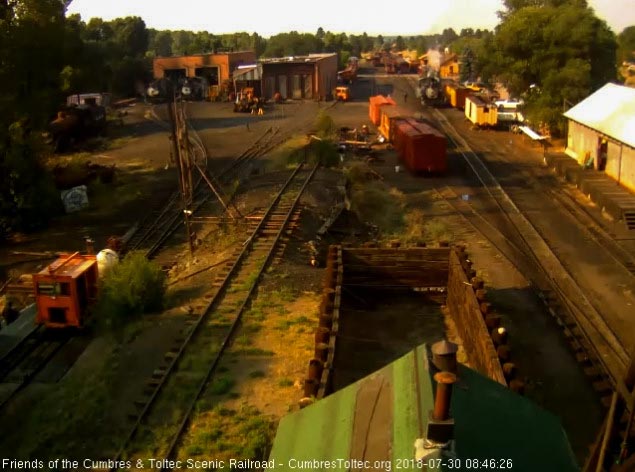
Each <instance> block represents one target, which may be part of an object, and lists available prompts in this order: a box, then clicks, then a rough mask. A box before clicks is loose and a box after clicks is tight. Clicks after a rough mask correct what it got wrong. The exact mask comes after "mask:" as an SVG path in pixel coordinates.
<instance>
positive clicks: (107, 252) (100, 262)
mask: <svg viewBox="0 0 635 472" xmlns="http://www.w3.org/2000/svg"><path fill="white" fill-rule="evenodd" d="M117 264H119V254H117V253H116V252H115V251H113V250H112V249H103V250H102V251H99V254H97V271H98V273H99V277H103V275H104V274H105V273H106V272H108V270H109V269H110V268H111V267H114V266H116V265H117Z"/></svg>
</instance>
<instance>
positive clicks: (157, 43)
mask: <svg viewBox="0 0 635 472" xmlns="http://www.w3.org/2000/svg"><path fill="white" fill-rule="evenodd" d="M149 49H151V50H153V51H154V54H155V56H159V57H168V56H171V55H172V34H171V33H170V32H169V31H158V32H157V33H156V35H155V37H154V39H153V41H152V42H151V44H150V46H149Z"/></svg>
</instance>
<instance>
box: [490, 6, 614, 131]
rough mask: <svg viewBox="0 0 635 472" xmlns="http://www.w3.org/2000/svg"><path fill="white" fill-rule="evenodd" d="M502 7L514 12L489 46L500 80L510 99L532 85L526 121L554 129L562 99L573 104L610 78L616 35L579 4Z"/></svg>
mask: <svg viewBox="0 0 635 472" xmlns="http://www.w3.org/2000/svg"><path fill="white" fill-rule="evenodd" d="M538 3H539V4H538ZM505 4H506V5H511V6H512V7H513V9H511V10H509V11H508V12H506V14H505V16H504V19H503V21H502V22H501V24H500V25H499V26H498V28H497V33H496V37H495V41H494V43H495V44H494V47H495V50H496V51H497V53H496V54H494V55H493V60H495V61H497V64H496V68H497V69H498V70H499V71H500V74H499V78H500V79H501V80H502V81H503V83H504V84H505V85H506V86H507V88H508V89H509V90H510V92H511V93H512V94H514V95H520V94H523V93H526V92H527V90H528V89H529V87H530V85H532V84H535V85H537V86H538V88H539V90H540V93H539V94H532V95H530V96H529V99H528V100H527V101H528V110H529V111H530V113H529V116H530V118H532V119H533V121H545V120H546V121H547V122H548V124H550V125H552V127H556V126H559V125H560V124H561V117H560V112H559V110H561V106H562V103H563V100H565V99H566V100H569V101H571V102H574V103H575V102H577V101H579V100H581V99H582V98H584V97H586V96H587V95H589V93H591V92H592V91H593V90H595V89H597V88H599V87H601V86H602V85H604V84H605V83H606V82H607V81H609V80H611V79H613V78H614V77H615V74H616V70H615V53H616V47H617V44H616V40H615V35H614V34H613V33H612V32H611V30H610V29H609V28H608V26H607V25H606V23H605V22H604V21H602V20H600V19H598V18H597V17H596V16H595V14H594V13H593V10H591V9H590V8H589V7H588V6H587V5H586V1H584V0H570V1H565V0H545V1H542V2H532V1H520V0H509V1H507V2H505ZM528 4H529V5H528Z"/></svg>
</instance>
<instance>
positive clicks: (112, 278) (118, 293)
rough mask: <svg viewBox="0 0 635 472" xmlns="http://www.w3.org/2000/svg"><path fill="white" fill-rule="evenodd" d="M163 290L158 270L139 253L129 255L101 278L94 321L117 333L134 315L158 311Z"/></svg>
mask: <svg viewBox="0 0 635 472" xmlns="http://www.w3.org/2000/svg"><path fill="white" fill-rule="evenodd" d="M165 290H166V276H165V274H164V273H163V271H162V270H161V268H160V267H159V266H158V265H157V264H156V263H155V262H152V261H149V260H147V259H146V257H145V255H144V254H143V253H142V252H136V251H135V252H131V253H129V254H127V255H126V257H125V258H124V260H123V261H122V262H121V263H120V264H118V265H116V266H114V267H112V268H111V269H110V270H109V271H108V272H106V273H105V274H104V275H103V277H102V278H101V280H100V283H99V300H98V302H97V305H96V306H95V312H96V315H97V319H98V320H99V323H100V324H102V326H105V327H107V328H108V329H112V330H115V331H119V330H121V329H122V328H123V327H124V326H125V325H126V324H127V323H128V322H129V321H131V320H133V319H135V318H137V317H138V316H140V315H142V314H144V313H151V312H155V311H157V310H160V309H161V308H162V307H163V303H164V298H165Z"/></svg>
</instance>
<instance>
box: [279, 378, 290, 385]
mask: <svg viewBox="0 0 635 472" xmlns="http://www.w3.org/2000/svg"><path fill="white" fill-rule="evenodd" d="M292 386H293V380H291V379H289V378H286V377H284V378H282V379H280V380H278V387H292Z"/></svg>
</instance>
